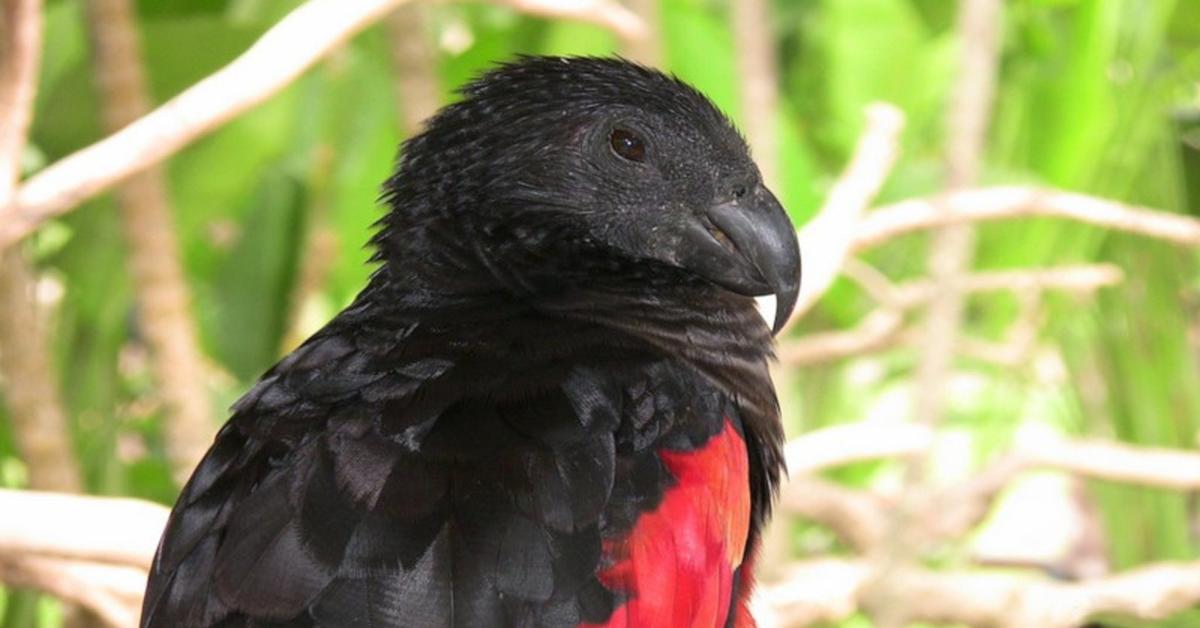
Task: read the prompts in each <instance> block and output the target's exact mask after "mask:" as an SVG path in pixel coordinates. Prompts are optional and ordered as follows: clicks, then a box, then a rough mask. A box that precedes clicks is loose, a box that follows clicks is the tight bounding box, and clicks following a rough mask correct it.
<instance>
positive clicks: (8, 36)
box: [0, 0, 42, 203]
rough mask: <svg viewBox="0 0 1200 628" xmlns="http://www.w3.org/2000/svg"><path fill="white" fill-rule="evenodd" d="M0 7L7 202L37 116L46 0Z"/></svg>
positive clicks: (0, 131)
mask: <svg viewBox="0 0 1200 628" xmlns="http://www.w3.org/2000/svg"><path fill="white" fill-rule="evenodd" d="M0 10H3V16H0V35H2V36H3V37H2V38H0V50H3V52H4V55H3V56H0V202H4V203H7V202H8V196H9V194H11V192H12V185H13V182H14V181H15V178H16V177H17V176H18V174H19V172H18V171H19V170H20V168H19V164H20V162H21V151H22V150H23V149H24V148H25V136H26V135H27V134H28V132H29V122H30V120H31V119H32V118H33V99H34V96H35V95H36V94H37V73H38V66H39V64H40V62H41V53H42V48H41V46H42V3H41V1H40V0H5V2H4V3H3V5H0Z"/></svg>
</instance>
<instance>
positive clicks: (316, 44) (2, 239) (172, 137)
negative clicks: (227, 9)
mask: <svg viewBox="0 0 1200 628" xmlns="http://www.w3.org/2000/svg"><path fill="white" fill-rule="evenodd" d="M406 1H407V0H358V1H357V2H352V3H347V2H343V1H342V0H309V1H308V2H306V3H304V4H302V5H300V6H299V7H297V8H296V9H294V10H292V12H291V13H289V14H288V15H287V16H285V17H284V18H283V19H282V20H280V21H279V23H278V24H276V25H275V26H273V27H272V28H271V29H270V30H268V31H267V32H266V33H265V34H263V36H262V37H260V38H259V39H258V41H256V42H255V43H254V45H252V46H251V47H250V49H249V50H247V51H246V52H245V53H243V54H242V55H241V56H239V57H238V58H237V59H234V60H233V61H232V62H230V63H229V65H226V66H225V67H224V68H222V69H220V70H218V71H217V72H215V73H213V74H212V75H210V76H208V77H206V78H204V79H203V80H201V81H200V82H198V83H196V84H195V85H193V86H191V87H190V88H188V89H186V90H184V91H183V92H182V93H180V94H179V95H178V96H175V97H174V98H172V99H171V100H169V101H167V102H166V103H164V104H163V105H161V106H160V107H158V108H157V109H155V110H154V111H152V112H150V113H148V114H146V115H145V116H143V117H141V118H139V119H138V120H137V121H135V122H133V123H132V124H130V125H129V126H127V127H125V128H123V129H122V130H120V131H118V132H117V133H114V134H112V135H110V136H108V137H106V138H105V139H103V140H100V141H99V142H97V143H95V144H92V145H91V146H88V147H87V148H84V149H82V150H79V151H77V152H75V153H73V154H71V155H68V156H67V157H64V158H63V159H61V160H59V161H57V162H55V163H54V164H52V165H51V166H49V167H47V168H46V169H44V170H42V171H41V172H39V173H38V174H36V175H34V176H33V177H30V178H29V180H27V181H26V182H25V183H24V185H22V186H21V187H20V189H19V190H18V191H17V194H16V197H15V198H14V199H13V201H12V202H11V203H4V204H0V248H4V247H7V246H8V245H10V244H12V243H13V242H15V241H16V240H19V239H20V238H22V237H24V236H26V235H28V234H29V233H30V232H32V231H33V230H34V229H35V228H37V226H38V225H39V224H41V223H42V222H44V221H46V220H48V219H50V218H53V217H54V216H58V215H60V214H62V213H65V212H67V211H69V210H70V209H72V208H74V207H75V206H77V205H78V204H79V203H82V202H83V201H85V200H87V199H88V198H91V197H93V196H95V195H96V194H99V193H100V192H102V191H103V190H105V189H107V188H108V187H110V186H112V185H114V184H116V183H118V182H120V181H121V180H123V179H124V178H126V177H128V176H130V175H132V174H134V173H137V172H140V171H142V170H144V169H146V168H148V167H150V166H151V165H153V164H156V163H158V162H160V161H162V160H164V159H166V158H167V157H170V156H171V155H173V154H175V153H176V152H178V151H179V150H180V149H181V148H183V147H184V146H186V145H188V144H189V143H191V142H192V141H194V140H196V139H197V138H199V137H201V136H202V135H204V134H206V133H209V132H211V131H212V130H213V129H215V128H217V127H218V126H220V125H221V124H223V123H225V122H227V121H229V120H230V119H232V118H234V117H236V116H237V115H239V114H241V113H243V112H245V111H247V110H249V109H250V108H252V107H254V106H255V105H257V104H259V103H261V102H263V101H264V100H266V99H267V98H269V97H270V96H272V95H273V94H275V93H276V92H278V91H279V90H281V89H283V88H284V87H286V86H287V85H288V84H290V83H291V82H292V81H294V80H295V79H296V78H297V77H298V76H299V75H300V74H302V73H303V72H304V71H305V70H307V69H308V68H309V67H310V66H312V65H313V64H314V63H316V62H317V60H319V59H320V58H321V57H323V56H324V55H326V54H327V53H329V52H330V51H331V50H333V49H334V48H336V47H337V46H338V45H340V44H341V43H342V42H344V41H346V40H347V39H349V38H350V37H351V36H353V35H354V34H355V33H357V32H359V31H361V30H362V29H364V28H366V27H367V26H369V25H370V24H372V23H374V22H376V21H378V20H379V19H380V18H382V17H383V16H384V15H385V14H387V13H388V12H389V11H391V10H393V9H395V8H396V7H398V6H400V5H401V4H404V3H405V2H406ZM496 2H497V3H498V4H504V5H508V6H512V7H514V8H516V9H517V10H520V11H525V12H529V13H535V14H539V15H546V16H552V17H561V18H570V19H576V20H585V21H590V22H594V23H596V24H600V25H602V26H605V27H607V28H611V29H613V30H614V31H616V32H617V33H618V34H621V35H622V36H627V37H637V36H641V34H642V31H643V30H644V26H643V25H642V24H641V22H640V21H639V20H638V19H637V16H635V15H633V14H632V13H630V12H629V11H628V10H627V9H625V8H624V7H621V6H620V5H618V4H616V3H615V2H612V1H610V0H567V1H551V0H496Z"/></svg>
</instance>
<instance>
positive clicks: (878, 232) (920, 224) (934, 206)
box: [851, 186, 1200, 252]
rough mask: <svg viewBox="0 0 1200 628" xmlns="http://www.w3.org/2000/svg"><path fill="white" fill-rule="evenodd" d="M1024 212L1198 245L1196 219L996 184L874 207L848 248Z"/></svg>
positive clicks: (1199, 225) (1020, 215) (1199, 224)
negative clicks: (931, 197) (951, 225)
mask: <svg viewBox="0 0 1200 628" xmlns="http://www.w3.org/2000/svg"><path fill="white" fill-rule="evenodd" d="M1028 217H1047V218H1066V219H1070V220H1075V221H1077V222H1082V223H1086V224H1091V225H1094V226H1097V227H1102V228H1106V229H1112V230H1115V231H1124V232H1126V233H1133V234H1137V235H1142V236H1147V237H1151V238H1155V239H1158V240H1163V241H1166V242H1171V243H1174V244H1180V245H1184V246H1196V245H1200V220H1198V219H1196V218H1192V217H1190V216H1185V215H1182V214H1173V213H1170V212H1165V211H1162V210H1157V209H1151V208H1148V207H1138V206H1134V205H1126V204H1124V203H1118V202H1116V201H1110V200H1105V199H1099V198H1095V197H1092V196H1087V195H1084V194H1075V193H1072V192H1063V191H1059V190H1053V189H1045V188H1038V187H1030V186H1001V187H991V188H979V189H974V190H965V191H962V192H954V193H951V194H947V195H945V196H942V197H940V198H933V199H912V200H907V201H901V202H899V203H894V204H892V205H886V206H883V207H880V208H878V209H875V210H873V211H871V212H868V213H867V214H866V215H865V216H864V217H863V219H862V221H861V223H860V224H859V226H858V229H857V232H856V235H855V239H854V243H853V244H852V245H851V250H853V251H856V252H857V251H863V250H866V249H869V248H872V247H875V246H879V245H881V244H883V243H885V242H888V241H891V240H893V239H895V238H896V237H898V236H901V235H904V234H907V233H912V232H915V231H922V230H926V229H932V228H935V227H940V226H943V225H948V224H955V223H962V222H985V221H992V220H1005V219H1012V218H1028Z"/></svg>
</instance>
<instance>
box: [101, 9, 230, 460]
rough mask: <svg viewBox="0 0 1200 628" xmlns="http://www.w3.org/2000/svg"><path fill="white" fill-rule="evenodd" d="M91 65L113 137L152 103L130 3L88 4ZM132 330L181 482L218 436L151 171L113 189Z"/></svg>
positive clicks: (166, 211) (159, 189) (186, 293)
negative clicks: (146, 359) (134, 314)
mask: <svg viewBox="0 0 1200 628" xmlns="http://www.w3.org/2000/svg"><path fill="white" fill-rule="evenodd" d="M86 6H87V11H88V18H89V19H88V26H89V34H90V36H91V40H92V44H93V45H92V49H93V50H94V53H95V54H94V55H93V66H94V68H95V70H94V72H95V77H96V84H97V86H98V90H97V91H98V92H99V96H100V101H101V109H102V111H103V113H104V116H103V117H104V123H105V127H106V128H107V130H108V131H109V132H116V131H118V130H119V129H121V128H122V127H124V126H125V125H127V124H129V123H130V122H133V121H134V120H136V119H137V118H138V117H139V116H142V115H144V114H145V113H146V112H147V111H148V110H149V109H150V99H149V96H148V93H149V92H148V90H147V87H146V79H145V75H144V73H143V71H142V54H141V49H140V48H141V46H140V44H139V42H138V40H137V25H136V23H135V18H134V14H133V6H132V2H131V0H88V2H87V5H86ZM116 198H117V206H118V207H119V209H120V216H121V228H122V231H123V232H124V234H125V241H126V243H127V244H128V262H127V263H128V266H129V270H130V272H131V274H132V275H133V281H134V289H135V290H134V291H135V296H136V298H137V304H138V314H139V317H138V324H139V327H140V328H141V330H142V331H143V332H144V336H145V340H146V343H147V344H148V345H149V348H150V352H151V356H152V368H153V373H154V378H155V380H156V381H157V383H158V394H159V395H160V396H161V398H162V401H163V402H164V404H163V405H164V407H165V410H166V416H165V420H164V423H163V440H164V444H165V446H166V453H167V461H168V463H169V464H170V466H171V472H172V475H173V476H174V478H175V480H176V481H177V482H179V483H180V484H183V482H185V481H187V478H188V476H189V475H191V473H192V470H193V469H194V468H195V467H196V464H197V463H199V462H200V458H201V457H203V456H204V452H205V451H207V450H208V446H209V444H210V443H211V442H212V439H213V435H214V434H215V433H216V424H215V422H214V419H215V418H216V417H215V416H214V413H213V410H212V404H210V403H209V398H208V388H207V386H205V382H206V381H207V379H208V378H207V377H206V373H205V371H206V368H205V361H204V356H203V353H202V352H201V350H200V342H199V334H198V332H197V329H196V328H197V325H196V321H195V316H194V315H193V314H192V306H191V304H192V298H191V288H190V287H189V286H188V283H187V279H186V278H185V277H184V272H183V264H182V262H181V261H180V253H179V243H178V240H177V238H176V237H175V228H174V221H173V219H172V216H171V213H172V209H171V200H170V195H169V194H168V190H167V178H166V173H165V172H164V171H163V169H162V168H160V167H151V168H148V169H146V170H145V171H143V172H141V173H138V174H136V175H134V176H132V177H129V178H128V179H126V180H125V181H124V182H123V183H122V184H121V185H119V186H118V187H117V188H116Z"/></svg>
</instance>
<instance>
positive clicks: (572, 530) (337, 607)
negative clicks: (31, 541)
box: [141, 56, 800, 628]
mask: <svg viewBox="0 0 1200 628" xmlns="http://www.w3.org/2000/svg"><path fill="white" fill-rule="evenodd" d="M380 204H381V205H382V206H383V212H382V213H383V217H382V218H380V219H379V221H378V222H377V223H376V225H375V226H374V228H373V232H372V236H371V238H370V243H369V245H370V247H371V251H372V255H371V263H372V264H373V267H372V272H371V274H370V277H369V279H368V280H367V281H366V285H365V288H363V289H362V291H361V292H360V293H358V295H357V296H356V297H355V298H354V299H353V301H352V302H351V303H350V304H349V305H348V306H347V307H346V308H345V309H343V310H342V311H340V312H339V313H337V314H336V315H335V316H334V317H333V318H332V319H331V320H330V321H329V322H328V323H327V324H326V325H325V326H324V327H322V328H321V329H320V330H319V331H317V332H315V333H314V334H313V335H312V336H311V337H310V338H308V339H307V340H306V341H305V342H303V343H302V344H301V345H300V346H299V347H298V348H297V349H295V350H294V351H292V352H291V353H290V354H288V355H287V356H285V357H283V358H282V359H280V360H279V362H278V363H276V364H275V365H274V366H272V367H271V368H270V369H269V370H267V371H266V372H265V374H264V375H263V376H262V377H261V378H260V379H259V380H258V381H257V383H256V384H254V385H253V386H252V387H251V388H250V389H249V391H248V392H247V393H246V394H245V395H244V396H242V397H241V398H240V399H239V400H238V401H237V402H236V403H235V404H234V405H233V407H232V410H231V416H230V418H229V420H228V421H227V422H226V423H225V424H224V426H223V427H221V429H220V430H219V431H218V432H217V434H216V436H215V438H214V442H213V444H212V445H211V448H210V449H209V450H208V451H207V453H206V455H205V456H204V457H203V459H202V460H201V462H200V463H199V464H198V466H197V467H196V469H195V471H194V472H193V474H192V476H191V477H190V479H189V480H188V481H187V483H186V484H185V485H184V487H183V489H182V491H181V493H180V495H179V497H178V500H177V502H176V503H175V505H174V508H173V510H172V511H171V514H170V516H169V519H168V522H167V525H166V528H165V530H164V532H163V536H162V538H161V540H160V542H159V546H158V550H157V553H156V555H155V557H154V560H153V564H152V567H151V571H150V575H149V579H148V583H147V587H146V591H145V597H144V601H143V607H142V614H141V626H142V627H143V628H165V627H172V628H184V627H196V628H209V627H213V628H216V627H221V628H234V627H261V628H267V627H273V628H277V627H331V628H360V627H361V628H383V627H399V626H404V627H415V628H468V627H469V628H487V627H493V626H494V627H502V628H503V627H510V626H511V627H530V628H533V627H545V628H559V627H586V628H643V627H644V628H722V627H737V628H749V627H752V626H754V625H755V623H754V619H753V617H752V615H751V612H750V609H749V605H748V599H749V595H750V592H751V590H752V587H753V585H754V580H753V566H754V561H755V556H756V550H757V548H758V546H759V545H760V540H761V537H762V533H763V527H764V525H765V524H766V522H767V521H768V519H769V516H770V511H771V507H772V501H773V498H774V495H775V493H776V492H777V487H778V485H779V483H780V481H781V476H782V475H783V474H784V473H785V468H784V467H785V463H784V457H783V455H782V443H783V430H782V423H781V420H780V414H779V412H780V411H779V403H778V400H777V397H776V394H775V389H774V387H773V384H772V381H771V378H770V374H769V367H770V364H771V361H772V360H773V348H772V342H773V336H774V335H775V334H776V333H778V332H779V330H780V329H781V328H782V327H783V325H784V323H785V322H786V321H787V320H788V318H789V315H790V314H791V312H792V310H793V309H794V306H795V303H796V299H797V295H798V292H799V286H800V251H799V245H798V243H797V238H796V231H795V227H794V226H793V225H792V222H791V220H790V219H789V217H788V214H787V212H786V211H785V209H784V208H783V206H782V205H781V203H780V202H779V200H778V199H777V198H776V196H775V195H774V194H773V193H772V192H771V191H770V190H769V189H768V188H767V186H766V185H765V184H764V182H763V178H762V175H761V173H760V171H759V169H758V167H757V166H756V164H755V162H754V161H753V159H752V158H751V156H750V150H749V148H748V146H747V143H746V141H745V139H744V138H743V137H742V135H741V134H740V133H739V132H738V130H737V129H736V127H735V126H734V125H733V123H732V122H731V121H730V119H729V118H728V117H727V116H726V115H725V114H723V113H722V112H721V111H720V110H719V108H718V107H717V106H716V105H715V104H714V103H713V102H712V101H711V100H709V99H708V98H707V97H706V96H704V95H703V94H702V93H701V92H700V91H698V90H697V89H695V88H693V87H691V86H689V85H688V84H686V83H685V82H683V81H682V80H680V79H678V78H677V77H674V76H671V75H668V74H665V73H662V72H660V71H658V70H654V69H651V68H648V67H646V66H643V65H639V64H637V63H634V62H631V61H627V60H624V59H621V58H614V57H553V56H521V57H517V58H516V59H514V60H509V61H507V62H504V63H501V64H497V65H495V66H493V67H491V68H490V69H488V70H486V71H484V72H483V73H481V74H480V75H478V76H477V77H476V78H474V79H473V80H472V81H470V82H469V83H468V84H467V85H466V86H465V87H463V88H462V89H461V90H460V92H459V95H458V99H457V100H456V101H455V102H453V103H451V104H449V105H447V106H445V107H444V108H443V109H441V110H440V111H439V112H438V113H436V114H434V115H433V116H432V117H430V118H429V119H428V120H427V121H426V123H425V124H424V125H423V128H422V129H421V131H420V132H419V133H416V134H415V135H413V136H412V137H411V138H409V139H408V140H406V141H405V142H404V143H403V144H402V146H401V149H400V151H399V156H398V158H397V161H396V165H395V168H394V174H392V175H391V176H390V178H388V179H387V180H386V182H385V183H384V184H383V191H382V193H381V196H380ZM764 296H773V297H774V299H775V301H776V307H775V313H774V317H773V319H772V320H770V321H768V320H767V319H766V317H764V315H761V314H760V313H759V311H758V309H757V308H756V297H764Z"/></svg>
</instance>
